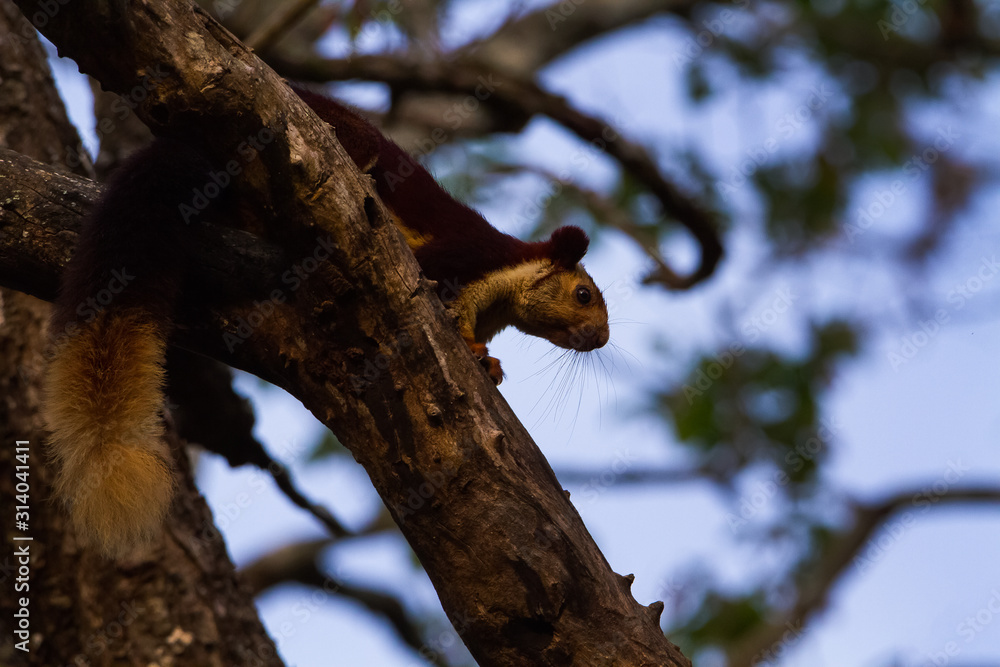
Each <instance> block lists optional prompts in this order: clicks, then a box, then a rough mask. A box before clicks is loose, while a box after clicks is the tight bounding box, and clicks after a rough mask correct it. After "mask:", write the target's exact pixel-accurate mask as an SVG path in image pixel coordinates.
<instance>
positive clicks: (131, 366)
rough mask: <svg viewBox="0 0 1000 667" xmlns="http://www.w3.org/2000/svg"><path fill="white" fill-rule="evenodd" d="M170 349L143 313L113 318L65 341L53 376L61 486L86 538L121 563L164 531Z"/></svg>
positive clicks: (50, 412)
mask: <svg viewBox="0 0 1000 667" xmlns="http://www.w3.org/2000/svg"><path fill="white" fill-rule="evenodd" d="M165 349H166V345H165V342H164V340H163V336H162V334H161V333H160V331H159V328H158V327H157V326H155V324H154V323H152V322H150V321H149V317H148V315H146V314H145V313H143V311H139V310H132V311H124V312H122V311H118V312H115V313H114V314H113V315H109V314H108V313H107V312H105V313H102V314H101V315H99V316H98V317H97V318H96V319H95V320H94V321H92V322H90V323H87V324H85V325H83V328H82V330H81V331H79V332H78V333H75V334H73V335H71V336H67V337H66V338H64V339H62V340H60V341H57V344H56V351H55V356H54V358H53V359H52V362H51V363H50V364H49V367H48V370H47V375H46V382H45V385H46V386H45V392H46V400H45V406H46V414H45V418H46V421H47V422H48V424H49V428H50V429H52V435H51V437H50V451H51V452H52V456H53V459H54V461H55V463H56V466H57V468H58V470H57V477H56V490H57V492H58V494H59V495H60V496H61V497H62V498H63V500H65V501H66V503H67V504H68V505H69V507H70V514H71V517H72V521H73V526H74V529H75V530H76V532H77V534H78V535H79V536H80V537H81V538H82V539H83V540H84V541H86V542H88V543H92V544H95V545H96V546H98V547H99V548H100V549H101V550H102V551H103V552H104V553H105V554H106V555H108V556H110V557H113V558H120V557H123V556H125V555H127V554H128V553H129V552H130V551H131V550H132V549H133V548H134V547H135V546H137V545H139V544H141V543H144V542H147V541H148V540H149V539H150V538H151V537H153V536H154V535H155V534H156V532H157V531H158V530H159V528H160V524H161V523H162V521H163V518H164V515H165V514H166V512H167V509H168V508H169V506H170V499H171V497H172V495H173V476H172V473H171V468H170V463H169V461H170V456H169V452H168V451H167V447H166V445H165V443H164V442H163V440H162V437H161V436H162V435H163V426H162V423H161V418H160V410H161V408H162V406H163V393H162V385H163V368H162V364H163V356H164V350H165Z"/></svg>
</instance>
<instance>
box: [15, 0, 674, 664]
mask: <svg viewBox="0 0 1000 667" xmlns="http://www.w3.org/2000/svg"><path fill="white" fill-rule="evenodd" d="M19 4H20V5H21V7H22V10H23V11H24V12H25V14H26V15H29V16H31V15H33V14H35V13H36V12H38V11H40V9H39V7H38V6H37V5H36V4H35V3H34V2H32V1H31V0H19ZM125 7H126V6H125V5H120V4H114V3H112V4H110V5H109V4H106V3H97V2H75V3H71V4H67V5H60V6H59V11H58V12H57V13H55V15H54V16H48V17H47V19H46V21H45V24H44V26H40V27H41V29H42V31H43V32H44V33H45V34H46V36H47V37H49V39H51V40H52V41H53V42H54V43H55V44H57V45H58V46H59V48H60V52H61V53H62V54H63V55H67V56H69V57H72V58H74V59H75V60H76V61H77V63H78V64H79V65H80V67H81V69H82V70H83V71H84V72H86V73H89V74H91V75H93V76H94V77H95V78H97V79H99V80H100V81H101V82H102V83H103V84H104V86H105V87H108V88H110V89H113V90H115V91H117V92H120V93H125V94H126V95H131V96H132V98H131V99H133V100H134V101H135V102H136V113H138V114H139V116H140V117H141V118H142V119H143V120H144V121H145V122H146V123H147V124H149V125H150V126H151V127H152V128H153V130H154V132H156V133H159V134H171V135H174V136H178V135H183V136H185V137H187V138H188V139H190V140H191V141H195V142H198V143H200V144H202V145H204V146H205V149H206V151H207V152H208V153H209V154H211V155H213V156H214V157H215V158H217V159H218V160H219V163H220V164H226V162H227V161H235V162H236V166H237V167H239V180H238V181H237V182H235V183H233V184H232V185H231V186H229V187H232V188H234V191H236V192H238V193H239V195H240V197H241V199H242V200H243V201H244V202H246V204H247V206H248V208H252V209H253V210H258V211H266V212H267V213H268V215H267V216H266V218H265V219H264V220H263V221H262V224H261V226H260V229H257V230H255V231H257V232H258V233H260V234H261V235H262V236H264V237H266V238H268V239H270V241H271V243H273V244H276V245H279V246H281V248H282V249H283V251H284V254H285V257H287V258H288V260H287V264H286V270H290V271H293V272H296V271H297V272H299V275H301V276H302V279H301V280H300V281H299V282H298V283H296V285H295V288H294V289H293V288H292V287H291V286H290V285H289V284H282V283H281V282H279V281H276V282H273V283H271V284H267V282H266V276H261V275H260V274H251V275H246V276H240V278H241V279H244V280H246V285H247V286H246V287H245V288H244V290H243V292H242V294H241V298H239V299H234V298H233V297H232V296H229V297H227V298H219V295H218V294H217V293H215V292H214V284H208V285H206V288H205V292H204V293H203V294H201V295H200V296H199V298H198V300H197V302H194V301H192V302H191V303H188V304H186V305H185V306H183V307H182V311H181V316H180V319H181V325H182V330H181V331H180V334H179V340H180V342H181V343H183V344H184V345H186V346H189V347H191V348H193V349H196V350H198V351H201V352H206V353H208V354H211V355H212V356H215V357H216V358H219V359H220V360H223V361H226V362H227V363H230V364H232V365H235V366H238V367H241V368H244V369H246V370H249V371H250V372H253V373H256V374H257V375H259V376H261V377H263V378H265V379H268V380H270V381H272V382H275V383H276V384H279V385H280V386H283V387H284V388H286V389H287V390H288V391H290V392H291V393H292V394H293V395H295V396H297V397H298V398H299V399H301V400H302V401H303V403H304V404H305V405H306V406H307V407H308V408H309V409H310V410H311V411H312V412H313V414H315V415H316V416H317V417H318V418H319V419H320V420H321V421H323V422H324V423H325V424H327V425H328V426H329V427H330V428H331V429H332V430H333V431H334V433H336V434H337V435H338V436H339V437H340V439H341V440H342V441H343V442H344V443H345V444H346V445H347V446H348V447H349V448H350V449H351V451H352V453H353V454H354V456H355V458H357V460H358V461H359V462H360V463H361V464H362V465H363V466H364V467H365V469H366V470H367V472H368V474H369V476H370V477H371V480H372V482H373V484H374V485H375V488H376V489H377V490H378V492H379V494H380V495H381V497H382V499H383V501H384V502H385V504H386V506H387V507H388V508H389V510H390V511H391V513H392V514H393V516H394V518H395V519H396V521H397V523H398V524H399V526H400V527H401V529H402V531H403V533H404V535H405V536H406V538H407V539H408V540H409V542H410V544H411V546H412V547H413V549H414V551H415V552H416V554H417V555H418V556H419V557H420V559H421V561H422V563H423V565H424V567H425V568H426V570H427V572H428V574H429V576H430V578H431V580H432V581H433V583H434V585H435V587H436V588H437V590H438V593H439V594H440V597H441V601H442V604H443V606H444V608H445V610H446V612H447V613H448V615H449V617H450V618H451V620H452V622H453V623H454V624H455V626H456V629H457V630H458V632H459V634H460V635H461V636H462V638H463V640H464V641H465V643H466V644H467V645H468V646H469V648H470V650H471V651H472V653H473V655H474V656H475V657H476V659H477V660H478V661H479V663H480V664H481V665H483V666H484V667H488V666H508V665H581V666H582V665H586V666H588V667H589V666H595V667H597V666H610V665H619V666H627V665H636V666H638V665H649V666H652V665H687V664H689V663H688V661H687V660H685V659H684V658H683V656H681V655H680V653H679V652H678V651H677V649H676V647H674V646H673V645H672V644H670V642H668V641H667V640H666V638H665V637H664V636H663V633H662V631H661V630H660V628H659V626H658V618H659V614H660V611H661V609H662V604H659V603H658V604H656V605H653V606H650V607H644V606H642V605H640V604H639V603H637V602H636V601H635V600H634V599H633V597H632V596H631V594H630V592H629V585H630V579H629V578H626V577H621V576H619V575H617V574H615V573H614V572H612V571H611V569H610V567H609V566H608V563H607V562H606V560H605V559H604V557H603V555H602V554H601V553H600V551H599V550H598V548H597V546H596V544H595V543H594V541H593V539H592V538H591V536H590V535H589V534H588V532H587V530H586V528H585V527H584V525H583V523H582V521H581V519H580V516H579V514H578V513H577V512H576V510H575V509H574V507H573V505H572V504H571V503H570V502H569V499H568V497H567V495H566V493H565V492H564V491H563V490H562V488H561V487H560V485H559V483H558V481H557V480H556V478H555V476H554V475H553V473H552V471H551V469H550V468H549V466H548V464H547V462H546V461H545V459H544V458H543V457H542V455H541V453H540V452H539V451H538V449H537V447H536V446H535V445H534V443H533V442H532V441H531V439H530V437H529V436H528V434H527V432H526V431H525V429H524V428H523V427H522V426H521V424H520V423H519V422H518V421H517V419H516V418H515V417H514V415H513V414H512V413H511V411H510V409H509V407H508V406H507V405H506V403H505V402H504V401H503V399H502V397H501V396H500V394H499V393H498V392H497V391H496V389H495V388H494V387H493V386H492V385H491V384H490V382H489V380H488V378H487V377H486V375H485V373H484V372H483V371H482V369H481V368H480V367H479V366H478V364H477V363H476V361H475V359H474V358H473V357H472V355H471V354H469V352H468V350H467V348H466V346H465V345H464V343H463V342H462V341H461V339H460V337H459V336H458V334H457V332H456V331H455V330H454V327H453V325H452V323H451V321H450V318H449V316H448V315H447V314H446V313H445V311H444V309H443V307H442V305H441V303H440V301H439V300H438V299H437V298H436V297H435V296H434V290H433V288H432V286H430V285H429V284H427V283H426V281H423V280H421V279H420V278H419V277H418V272H417V267H416V264H415V262H414V260H413V257H412V255H411V254H410V253H409V252H408V251H407V250H406V248H405V246H404V245H403V243H402V241H401V239H400V236H399V234H398V232H397V231H396V229H395V228H394V227H393V226H392V224H391V223H390V222H389V221H388V218H387V216H386V215H385V212H384V210H383V209H382V207H381V205H380V204H379V203H378V201H377V200H376V199H374V198H373V195H372V189H371V187H370V186H369V184H368V183H367V181H366V179H363V178H362V177H360V175H359V174H358V173H357V171H356V169H355V168H354V166H353V164H352V163H351V162H350V160H349V159H348V158H347V157H346V155H345V154H344V153H343V151H342V149H340V147H339V145H338V144H337V143H336V142H335V141H334V140H333V137H332V135H331V133H330V132H329V130H328V128H326V127H325V126H324V125H323V124H322V123H321V122H320V121H319V120H318V119H316V118H315V117H314V116H313V115H312V114H311V113H309V112H308V109H306V108H305V107H304V105H303V104H302V103H301V102H300V101H299V100H298V99H297V98H296V97H295V96H294V95H293V94H292V93H291V92H290V91H289V90H288V89H287V88H286V87H284V86H283V85H282V82H281V81H280V79H279V78H278V77H277V76H276V75H275V74H274V73H273V72H271V71H270V70H269V69H267V68H266V67H264V66H263V65H262V64H261V63H260V62H259V61H257V60H256V58H254V57H253V55H252V54H251V53H249V52H248V51H247V50H246V49H245V48H244V47H243V46H242V45H241V44H239V43H238V42H236V41H235V40H234V39H233V38H232V36H231V35H229V34H228V33H227V32H226V31H224V30H222V29H221V28H220V27H219V26H218V25H217V24H216V23H215V22H214V21H213V20H212V19H211V18H210V17H208V16H206V15H205V14H204V13H202V12H200V11H198V10H195V9H193V8H192V7H190V6H188V5H187V4H186V3H185V2H182V1H181V0H137V1H136V2H132V3H129V4H128V5H127V9H125ZM112 8H114V9H112ZM108 11H123V12H126V13H125V14H124V15H108V14H106V13H105V12H108ZM136 91H141V92H142V94H141V95H139V94H136ZM247 144H250V145H253V146H254V150H255V152H254V153H253V157H252V159H248V160H246V161H244V162H240V161H239V159H240V156H242V155H244V153H243V152H242V151H241V147H245V146H247ZM2 260H3V257H2V256H0V261H2ZM46 270H47V271H49V272H51V273H52V274H54V273H55V271H56V270H57V267H56V266H48V267H47V269H46ZM262 280H263V281H264V284H263V285H262V283H261V281H262ZM255 286H256V287H255Z"/></svg>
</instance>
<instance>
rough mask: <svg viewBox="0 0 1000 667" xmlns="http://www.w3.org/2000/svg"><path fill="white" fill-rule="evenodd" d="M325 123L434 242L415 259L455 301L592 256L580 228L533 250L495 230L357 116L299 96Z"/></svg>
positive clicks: (406, 219) (562, 231)
mask: <svg viewBox="0 0 1000 667" xmlns="http://www.w3.org/2000/svg"><path fill="white" fill-rule="evenodd" d="M294 90H295V92H296V93H298V95H299V97H301V98H302V99H303V101H305V103H306V104H308V105H309V106H310V107H312V109H313V111H315V112H316V115H318V116H319V117H320V118H322V119H323V120H324V121H326V122H327V123H329V124H330V125H331V126H333V128H334V130H336V131H337V140H338V141H340V143H341V145H342V146H343V147H344V149H345V150H346V151H347V153H348V155H350V156H351V159H352V160H354V162H355V164H357V165H358V167H359V168H361V169H364V168H365V167H366V166H368V164H370V163H371V161H372V157H373V156H372V152H373V148H376V149H377V154H378V159H377V162H376V163H375V165H374V166H373V167H372V168H371V170H370V172H369V173H370V174H371V175H372V177H373V178H374V179H375V183H376V188H377V190H378V194H379V196H380V197H381V198H382V201H383V202H384V203H385V204H386V206H388V207H389V208H390V209H391V210H392V212H393V213H395V214H396V215H397V216H399V218H400V219H401V220H402V221H403V224H405V225H406V226H407V227H409V228H410V229H412V230H413V231H415V232H417V233H418V234H422V235H426V236H428V237H431V238H432V239H433V240H431V241H430V242H429V243H427V244H426V245H423V246H421V247H420V248H417V250H416V251H415V252H414V255H416V258H417V261H418V262H419V263H420V268H421V269H422V270H423V272H424V275H425V276H427V277H428V278H430V279H431V280H436V281H438V282H439V283H440V288H439V289H440V291H441V292H442V293H444V292H450V293H451V294H453V295H454V294H455V293H456V292H457V291H458V290H460V289H461V287H462V286H465V285H468V284H469V283H471V282H473V281H475V280H478V279H479V278H482V277H483V276H484V275H486V274H487V273H491V272H493V271H496V270H498V269H503V268H506V267H511V266H516V265H518V264H521V263H523V262H529V261H532V260H537V259H543V258H545V259H550V260H552V261H553V262H555V263H556V264H557V265H559V266H561V267H563V268H567V269H569V268H572V267H574V266H576V264H577V262H579V261H580V259H581V258H582V257H583V255H584V253H586V252H587V244H588V239H587V235H586V234H585V233H584V231H583V230H582V229H580V228H579V227H572V226H566V227H560V228H559V229H557V230H556V231H554V232H553V233H552V237H551V238H550V239H549V240H548V241H537V242H534V243H528V242H526V241H522V240H520V239H517V238H515V237H513V236H511V235H509V234H504V233H503V232H501V231H499V230H497V229H496V228H494V227H493V226H492V225H490V223H488V222H487V221H486V219H485V218H483V216H482V215H480V214H479V213H477V212H476V211H474V210H472V209H471V208H469V207H468V206H466V205H464V204H462V203H460V202H458V201H457V200H455V199H454V198H453V197H452V196H451V195H449V194H448V193H447V192H446V191H445V190H444V188H442V187H441V186H440V185H438V183H437V181H435V180H434V178H433V177H432V176H431V175H430V173H428V172H427V170H426V169H424V168H423V167H422V166H421V165H420V163H419V162H417V160H415V159H414V158H413V157H412V156H410V155H409V154H408V153H406V151H404V150H403V149H402V148H400V147H399V146H397V145H396V144H395V143H393V142H392V141H391V140H389V139H388V138H386V137H385V136H383V135H382V133H381V132H380V131H379V130H378V129H376V128H375V126H374V125H372V124H371V123H369V122H368V121H367V120H365V119H364V118H363V117H362V116H360V115H359V114H358V113H357V112H355V111H353V110H351V109H350V108H348V107H346V106H344V105H343V104H340V103H339V102H335V101H334V100H331V99H328V98H326V97H323V96H322V95H317V94H315V93H312V92H309V91H306V90H302V89H299V88H294Z"/></svg>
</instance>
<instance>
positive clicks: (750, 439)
mask: <svg viewBox="0 0 1000 667" xmlns="http://www.w3.org/2000/svg"><path fill="white" fill-rule="evenodd" d="M857 351H858V337H857V334H856V332H855V331H854V330H853V329H852V328H851V327H850V325H849V324H847V323H845V322H842V321H833V322H829V323H827V324H824V325H822V326H814V327H813V328H812V330H811V349H810V351H809V353H808V354H807V355H806V356H805V357H804V358H802V359H795V358H791V357H788V356H784V355H781V354H779V353H776V352H774V351H772V350H770V349H767V348H765V347H759V346H758V347H752V348H747V347H745V346H744V345H743V344H740V343H735V344H732V345H730V346H729V347H728V348H726V349H725V350H723V351H721V352H720V353H719V354H717V355H715V356H712V357H702V358H701V359H700V360H698V361H697V363H696V365H695V368H694V370H693V371H692V372H691V374H690V375H689V376H688V377H687V379H686V380H685V382H684V384H683V385H682V386H677V387H672V388H671V389H669V390H668V391H666V392H664V393H661V394H660V395H659V396H657V401H658V406H659V407H660V409H661V410H662V416H663V418H664V419H666V420H668V421H670V422H672V423H673V425H674V432H675V435H676V436H677V441H678V442H680V443H681V444H683V445H684V446H686V447H688V448H690V449H691V450H693V451H694V452H696V454H697V459H698V465H699V467H700V468H702V469H704V470H705V471H706V472H710V473H711V477H712V478H713V479H718V480H724V481H725V482H726V483H728V484H732V483H735V482H736V480H737V478H738V476H739V474H740V472H741V471H742V470H743V469H744V468H746V467H747V466H749V465H751V464H754V463H757V462H760V461H761V460H764V461H767V462H770V463H771V464H773V465H776V466H778V467H779V468H781V469H783V470H784V471H785V472H786V473H787V474H788V476H789V478H790V479H791V482H792V483H791V484H789V485H787V486H786V487H784V488H785V489H786V490H788V491H790V492H796V491H797V489H798V487H799V485H801V484H803V483H806V482H812V481H813V480H814V476H815V473H816V466H817V465H818V464H819V462H820V460H821V458H822V456H824V455H825V453H826V452H827V445H828V444H829V443H828V442H826V440H828V438H829V434H827V433H826V432H825V429H824V427H823V426H822V424H821V423H820V399H821V397H822V396H821V394H822V391H823V389H824V388H825V387H826V386H827V385H828V383H829V382H830V379H831V378H832V377H833V375H834V372H835V370H836V365H837V363H838V362H839V361H841V360H842V359H843V358H846V357H849V356H851V355H854V354H855V353H856V352H857Z"/></svg>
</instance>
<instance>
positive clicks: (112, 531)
mask: <svg viewBox="0 0 1000 667" xmlns="http://www.w3.org/2000/svg"><path fill="white" fill-rule="evenodd" d="M156 444H157V445H159V446H158V447H150V446H148V443H147V446H145V447H143V446H139V447H136V446H134V445H105V446H104V447H102V448H101V455H102V458H104V460H103V461H94V465H93V466H92V467H91V468H90V469H89V470H87V471H86V472H85V474H84V475H83V476H82V477H80V478H78V479H77V480H72V481H71V480H65V479H63V480H60V486H61V489H60V491H61V494H62V495H63V497H64V498H65V499H66V501H67V502H68V503H69V509H70V516H71V517H72V520H73V527H74V529H75V531H76V533H77V535H78V536H79V537H80V538H81V540H82V541H83V542H84V543H86V544H88V545H92V546H94V547H96V548H98V549H100V550H101V552H103V553H104V554H105V555H106V556H108V557H109V558H114V559H121V558H124V557H126V556H128V555H129V554H130V553H132V552H133V551H134V550H135V549H137V548H139V547H141V546H143V545H146V544H148V543H149V542H150V541H151V540H153V538H155V537H156V536H157V535H158V534H159V532H160V530H161V527H162V525H163V521H164V518H165V517H166V515H167V512H168V511H169V509H170V502H171V499H172V497H173V490H174V481H173V474H172V471H171V469H170V466H169V464H168V462H167V461H166V460H165V459H164V458H162V457H161V456H160V455H159V452H160V450H161V448H162V443H156Z"/></svg>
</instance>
